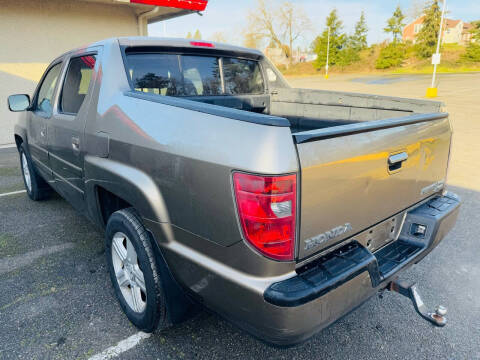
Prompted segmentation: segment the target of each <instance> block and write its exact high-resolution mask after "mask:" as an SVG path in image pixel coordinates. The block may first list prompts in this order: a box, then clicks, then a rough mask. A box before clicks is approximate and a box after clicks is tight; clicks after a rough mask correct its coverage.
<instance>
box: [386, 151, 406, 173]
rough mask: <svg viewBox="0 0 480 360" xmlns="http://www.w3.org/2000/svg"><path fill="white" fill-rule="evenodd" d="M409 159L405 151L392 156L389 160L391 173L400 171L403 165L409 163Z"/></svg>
mask: <svg viewBox="0 0 480 360" xmlns="http://www.w3.org/2000/svg"><path fill="white" fill-rule="evenodd" d="M407 159H408V154H407V153H406V152H405V151H404V152H401V153H399V154H395V155H390V157H389V158H388V170H390V171H396V170H400V168H401V167H402V165H403V163H404V162H405V161H407Z"/></svg>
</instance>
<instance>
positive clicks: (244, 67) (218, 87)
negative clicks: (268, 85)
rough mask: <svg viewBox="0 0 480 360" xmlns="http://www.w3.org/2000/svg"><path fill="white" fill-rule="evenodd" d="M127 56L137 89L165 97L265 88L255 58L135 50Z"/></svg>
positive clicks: (237, 92)
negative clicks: (137, 51) (138, 51)
mask: <svg viewBox="0 0 480 360" xmlns="http://www.w3.org/2000/svg"><path fill="white" fill-rule="evenodd" d="M126 59H127V73H128V75H129V77H130V81H131V84H132V87H133V88H134V90H136V91H142V92H147V93H153V94H157V95H162V96H216V95H241V94H263V93H264V91H265V86H264V82H263V76H262V72H261V70H260V66H259V64H258V62H257V61H254V60H244V59H235V58H220V57H216V56H203V55H202V56H199V55H179V54H163V53H162V54H156V53H132V54H127V56H126ZM222 74H223V79H222ZM222 80H223V81H222Z"/></svg>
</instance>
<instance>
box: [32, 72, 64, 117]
mask: <svg viewBox="0 0 480 360" xmlns="http://www.w3.org/2000/svg"><path fill="white" fill-rule="evenodd" d="M61 68H62V63H59V64H56V65H54V66H53V67H51V68H50V70H48V73H47V75H46V76H45V77H44V79H43V82H42V85H41V86H40V89H39V90H38V95H37V101H36V104H35V108H36V110H38V111H41V112H44V113H47V114H51V113H52V108H53V104H52V102H53V92H54V91H55V86H56V84H57V80H58V76H59V75H60V70H61Z"/></svg>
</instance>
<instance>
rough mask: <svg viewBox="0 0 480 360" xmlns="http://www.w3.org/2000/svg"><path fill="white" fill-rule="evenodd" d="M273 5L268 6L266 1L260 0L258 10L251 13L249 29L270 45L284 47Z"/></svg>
mask: <svg viewBox="0 0 480 360" xmlns="http://www.w3.org/2000/svg"><path fill="white" fill-rule="evenodd" d="M271 6H272V3H271V2H269V5H267V4H266V2H265V0H258V4H257V8H256V9H255V10H253V11H250V12H249V17H248V29H249V32H250V33H251V34H255V35H256V36H257V37H258V38H261V39H267V40H268V41H269V42H270V44H272V45H274V46H276V47H282V45H283V44H282V40H281V33H280V30H279V29H278V25H277V24H276V23H275V16H274V13H275V12H274V10H273V8H272V7H271Z"/></svg>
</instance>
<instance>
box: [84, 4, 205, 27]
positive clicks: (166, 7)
mask: <svg viewBox="0 0 480 360" xmlns="http://www.w3.org/2000/svg"><path fill="white" fill-rule="evenodd" d="M82 1H86V2H90V3H101V4H110V5H118V6H129V7H131V8H133V10H134V11H135V13H136V14H137V15H140V14H142V13H145V12H147V11H150V10H153V9H155V8H156V7H158V9H159V11H158V13H156V14H155V16H153V17H151V18H149V19H148V21H149V22H156V21H161V20H167V19H170V18H174V17H177V16H181V15H186V14H189V13H191V12H197V11H204V10H205V9H206V7H207V5H208V0H82Z"/></svg>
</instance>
